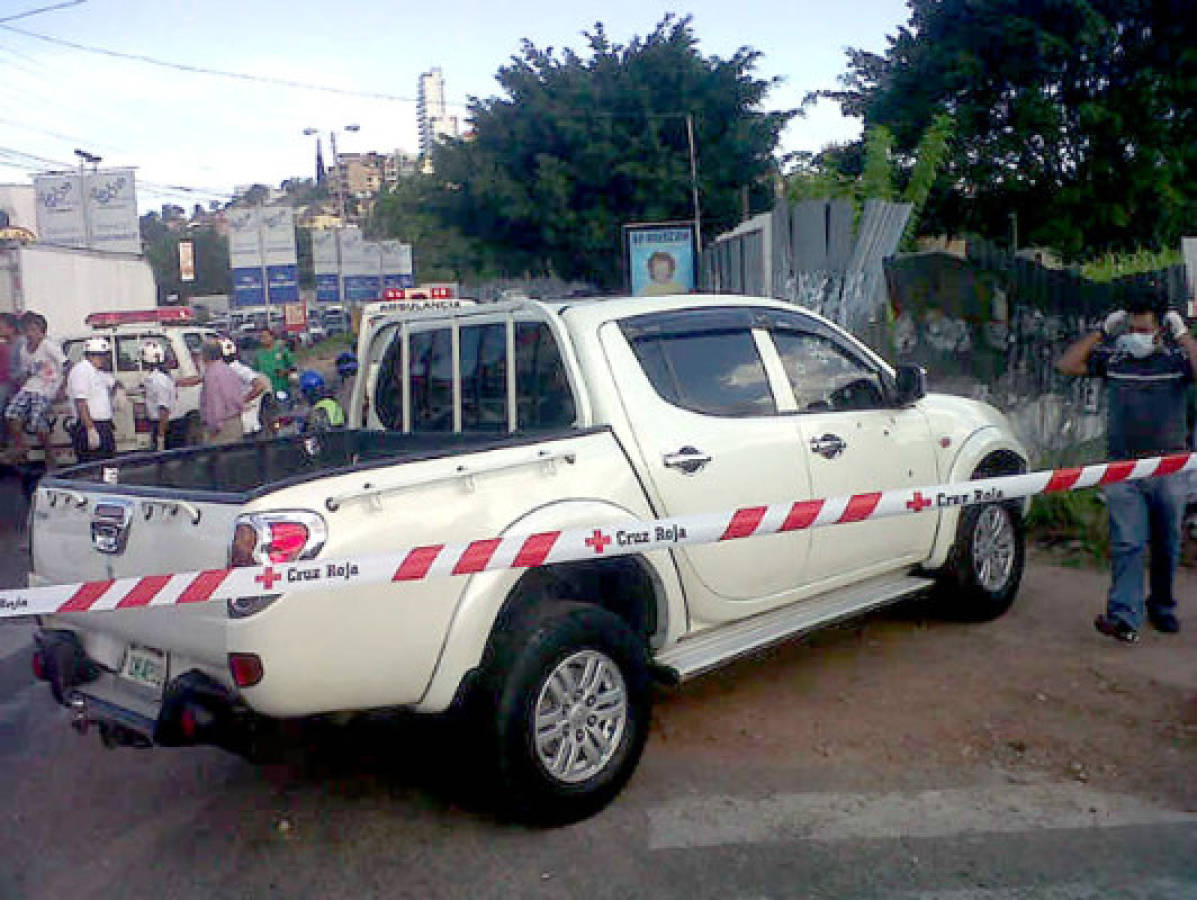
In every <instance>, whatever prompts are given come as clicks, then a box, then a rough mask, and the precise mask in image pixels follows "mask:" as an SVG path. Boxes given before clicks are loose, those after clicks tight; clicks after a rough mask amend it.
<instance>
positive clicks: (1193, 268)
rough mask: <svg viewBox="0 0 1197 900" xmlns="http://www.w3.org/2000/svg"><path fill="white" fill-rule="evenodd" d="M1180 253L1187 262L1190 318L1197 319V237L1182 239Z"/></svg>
mask: <svg viewBox="0 0 1197 900" xmlns="http://www.w3.org/2000/svg"><path fill="white" fill-rule="evenodd" d="M1180 252H1181V254H1182V255H1183V256H1184V260H1185V272H1186V276H1187V278H1188V286H1189V309H1188V313H1189V318H1190V319H1192V318H1195V317H1197V237H1186V238H1181V239H1180Z"/></svg>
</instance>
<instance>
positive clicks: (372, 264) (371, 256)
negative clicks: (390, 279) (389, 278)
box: [338, 227, 382, 302]
mask: <svg viewBox="0 0 1197 900" xmlns="http://www.w3.org/2000/svg"><path fill="white" fill-rule="evenodd" d="M338 236H339V239H340V247H341V275H342V276H343V278H344V283H345V299H346V300H351V301H367V302H368V301H372V300H377V299H378V298H379V297H380V296H381V294H382V285H381V277H380V276H381V264H382V258H381V254H380V251H379V248H378V245H377V244H369V243H367V242H366V241H363V240H362V233H361V232H360V231H359V230H358V229H356V228H352V227H351V228H342V229H341V230H340V231H339V232H338Z"/></svg>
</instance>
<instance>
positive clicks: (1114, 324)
mask: <svg viewBox="0 0 1197 900" xmlns="http://www.w3.org/2000/svg"><path fill="white" fill-rule="evenodd" d="M1129 319H1130V315H1129V314H1128V313H1127V311H1126V310H1125V309H1116V310H1114V311H1113V312H1112V313H1110V314H1109V315H1108V316H1106V318H1105V321H1104V322H1102V323H1101V333H1102V334H1104V335H1105V336H1106V337H1107V338H1116V337H1118V335H1120V334H1122V332H1124V331H1126V323H1127V321H1128V320H1129Z"/></svg>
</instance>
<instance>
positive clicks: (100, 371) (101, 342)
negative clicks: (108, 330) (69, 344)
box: [67, 337, 116, 463]
mask: <svg viewBox="0 0 1197 900" xmlns="http://www.w3.org/2000/svg"><path fill="white" fill-rule="evenodd" d="M111 360H112V345H111V344H109V343H108V338H102V337H93V338H88V339H87V340H86V341H85V342H84V344H83V359H81V360H79V362H77V363H75V365H73V366H72V367H71V374H70V375H69V376H68V377H67V397H69V398H70V401H71V403H72V404H73V405H74V407H75V414H76V417H77V424H76V427H75V432H74V435H73V438H74V445H75V458H76V459H78V460H79V462H81V463H86V462H95V461H96V460H100V459H108V458H110V457H112V456H115V455H116V430H115V429H114V428H113V427H112V394H113V392H114V391H115V390H116V378H115V377H114V376H113V375H112V373H111V372H107V371H105V369H106V368H107V366H108V364H109V363H110V362H111Z"/></svg>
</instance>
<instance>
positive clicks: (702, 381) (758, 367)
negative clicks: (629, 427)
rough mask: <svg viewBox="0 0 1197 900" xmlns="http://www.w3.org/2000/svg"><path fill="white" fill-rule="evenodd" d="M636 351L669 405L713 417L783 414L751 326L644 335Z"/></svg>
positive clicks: (635, 342) (638, 339)
mask: <svg viewBox="0 0 1197 900" xmlns="http://www.w3.org/2000/svg"><path fill="white" fill-rule="evenodd" d="M631 344H632V350H633V351H634V352H635V354H636V358H637V360H639V362H640V367H641V368H642V369H643V370H644V374H645V375H647V376H648V379H649V381H650V382H652V385H653V388H654V389H655V390H656V392H657V393H658V394H659V395H660V396H661V398H662V399H663V400H665V401H666V402H668V403H671V404H673V405H674V406H680V407H682V408H683V409H688V410H691V411H693V412H698V413H704V414H706V415H710V416H763V415H771V414H772V413H775V412H776V411H777V406H776V404H775V403H774V400H773V392H772V390H771V389H770V387H769V378H768V376H767V375H766V373H765V366H764V363H763V362H761V357H760V354H759V353H758V352H757V349H756V342H755V341H754V340H753V337H752V331H751V330H750V329H749V328H748V327H741V328H734V329H726V330H719V331H692V332H688V333H681V334H669V333H663V334H642V335H641V336H638V337H633V338H632V341H631Z"/></svg>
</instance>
